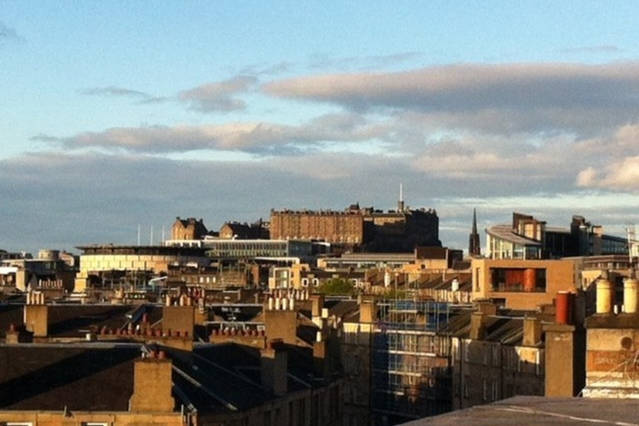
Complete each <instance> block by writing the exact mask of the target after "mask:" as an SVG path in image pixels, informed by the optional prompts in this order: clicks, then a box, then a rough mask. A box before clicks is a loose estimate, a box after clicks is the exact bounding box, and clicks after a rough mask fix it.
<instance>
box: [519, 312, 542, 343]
mask: <svg viewBox="0 0 639 426" xmlns="http://www.w3.org/2000/svg"><path fill="white" fill-rule="evenodd" d="M539 342H541V321H540V320H539V319H538V318H535V317H525V318H524V338H523V344H524V346H537V343H539Z"/></svg>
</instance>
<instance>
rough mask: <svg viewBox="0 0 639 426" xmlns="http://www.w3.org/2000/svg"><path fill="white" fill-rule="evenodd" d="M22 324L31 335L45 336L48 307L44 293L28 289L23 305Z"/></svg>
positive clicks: (47, 327) (47, 326)
mask: <svg viewBox="0 0 639 426" xmlns="http://www.w3.org/2000/svg"><path fill="white" fill-rule="evenodd" d="M24 325H25V328H26V329H27V331H30V332H32V333H33V337H47V336H48V334H49V307H48V306H47V305H46V304H45V301H44V293H41V292H34V291H29V292H28V293H27V303H26V304H25V305H24Z"/></svg>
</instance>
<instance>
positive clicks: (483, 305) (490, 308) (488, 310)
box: [475, 300, 497, 315]
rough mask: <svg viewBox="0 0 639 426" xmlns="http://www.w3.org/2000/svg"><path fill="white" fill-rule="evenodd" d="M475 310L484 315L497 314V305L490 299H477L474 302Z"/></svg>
mask: <svg viewBox="0 0 639 426" xmlns="http://www.w3.org/2000/svg"><path fill="white" fill-rule="evenodd" d="M475 307H476V309H477V311H479V312H481V313H482V314H485V315H497V305H495V304H494V303H493V302H491V301H490V300H478V301H477V303H476V304H475Z"/></svg>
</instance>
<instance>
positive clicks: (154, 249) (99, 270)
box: [75, 245, 211, 292]
mask: <svg viewBox="0 0 639 426" xmlns="http://www.w3.org/2000/svg"><path fill="white" fill-rule="evenodd" d="M78 249H80V250H82V254H81V255H80V270H79V272H78V274H77V275H76V278H75V291H76V292H85V291H86V290H87V289H90V288H102V287H105V286H111V284H120V283H125V282H127V281H128V283H132V282H134V281H139V284H141V285H143V284H146V282H147V281H148V279H150V278H152V277H154V276H160V275H166V274H167V273H168V270H169V265H172V266H175V265H186V264H191V265H193V266H195V267H206V266H208V265H209V264H210V263H211V259H210V258H208V257H206V255H205V249H203V248H197V247H169V246H118V245H92V246H81V247H78ZM138 278H139V279H138Z"/></svg>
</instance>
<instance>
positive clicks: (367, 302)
mask: <svg viewBox="0 0 639 426" xmlns="http://www.w3.org/2000/svg"><path fill="white" fill-rule="evenodd" d="M376 321H377V305H376V304H375V299H372V298H365V299H362V302H361V303H360V305H359V322H365V323H368V324H371V323H374V322H376Z"/></svg>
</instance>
